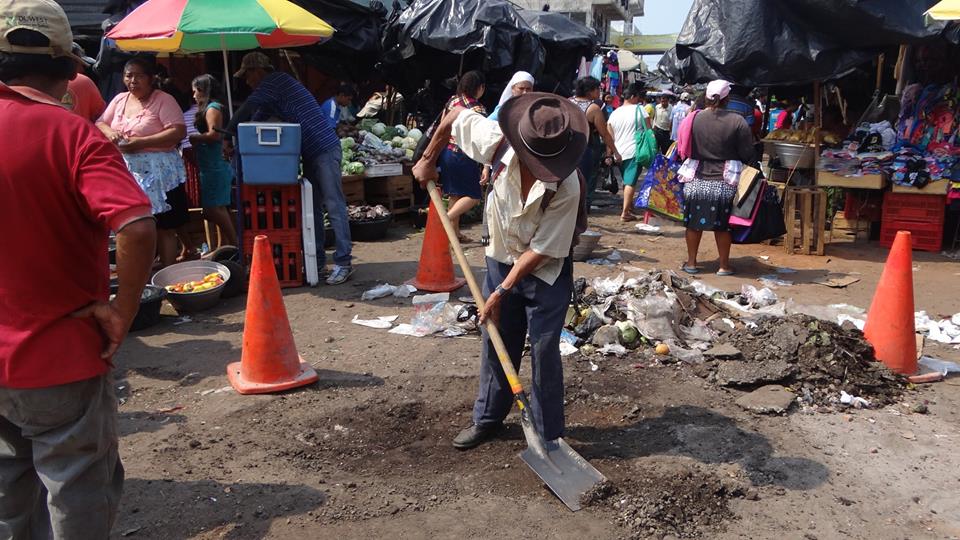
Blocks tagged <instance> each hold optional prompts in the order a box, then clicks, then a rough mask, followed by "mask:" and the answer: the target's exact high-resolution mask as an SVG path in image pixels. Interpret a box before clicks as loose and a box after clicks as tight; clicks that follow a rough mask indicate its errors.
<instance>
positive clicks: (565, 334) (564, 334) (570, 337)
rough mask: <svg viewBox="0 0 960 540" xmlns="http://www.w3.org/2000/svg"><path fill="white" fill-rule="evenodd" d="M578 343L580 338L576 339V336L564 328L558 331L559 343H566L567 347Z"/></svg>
mask: <svg viewBox="0 0 960 540" xmlns="http://www.w3.org/2000/svg"><path fill="white" fill-rule="evenodd" d="M578 341H580V338H578V337H577V336H576V335H574V334H573V333H572V332H570V331H569V330H567V329H566V328H563V329H561V330H560V342H561V343H566V344H568V345H576V344H577V342H578Z"/></svg>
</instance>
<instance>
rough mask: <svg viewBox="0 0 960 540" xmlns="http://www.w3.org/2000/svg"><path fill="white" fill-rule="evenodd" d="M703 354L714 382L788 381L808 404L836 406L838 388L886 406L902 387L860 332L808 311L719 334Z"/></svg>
mask: <svg viewBox="0 0 960 540" xmlns="http://www.w3.org/2000/svg"><path fill="white" fill-rule="evenodd" d="M704 355H705V356H706V357H707V358H708V359H711V360H710V361H709V362H708V363H707V364H706V366H705V368H706V369H702V370H701V374H704V375H706V376H707V377H708V378H709V379H710V380H711V381H713V382H716V383H717V384H720V385H722V386H731V387H755V386H759V385H763V384H768V383H780V384H786V385H789V386H791V387H792V389H793V390H794V391H795V392H796V393H797V394H798V396H799V397H800V398H801V400H802V401H803V402H805V403H806V404H810V405H814V404H816V405H835V404H837V403H838V402H839V400H840V396H841V392H846V393H847V394H849V395H850V396H856V397H860V398H863V399H866V400H868V401H869V402H870V404H871V405H874V406H876V405H886V404H889V403H892V402H895V401H897V400H898V398H899V397H900V396H901V394H902V393H903V390H904V388H905V387H906V381H905V379H904V378H903V377H901V376H900V375H897V374H896V373H894V372H892V371H890V370H889V369H887V368H886V367H885V366H884V365H883V364H882V363H880V362H877V361H876V359H875V357H874V354H873V347H872V346H871V345H870V344H869V343H868V342H867V341H866V340H865V339H864V337H863V334H862V333H861V332H860V331H859V330H857V329H856V328H841V327H840V326H838V325H836V324H834V323H831V322H828V321H822V320H819V319H816V318H813V317H810V316H807V315H788V316H786V317H768V318H763V319H760V320H758V321H757V323H756V325H755V326H751V327H746V328H742V329H740V330H737V331H731V332H730V333H729V334H727V335H725V336H721V337H720V339H718V341H717V342H716V345H715V346H714V347H713V349H711V350H709V351H706V352H705V353H704Z"/></svg>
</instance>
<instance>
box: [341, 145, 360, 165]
mask: <svg viewBox="0 0 960 540" xmlns="http://www.w3.org/2000/svg"><path fill="white" fill-rule="evenodd" d="M354 155H356V153H355V152H354V151H353V149H351V148H344V149H343V157H342V158H341V162H343V163H346V162H349V161H353V156H354Z"/></svg>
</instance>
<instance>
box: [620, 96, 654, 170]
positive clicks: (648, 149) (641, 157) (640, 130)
mask: <svg viewBox="0 0 960 540" xmlns="http://www.w3.org/2000/svg"><path fill="white" fill-rule="evenodd" d="M636 107H637V108H636V109H635V110H634V113H633V129H634V134H633V142H634V144H636V147H637V149H636V152H635V153H634V155H633V161H632V162H631V163H630V165H629V166H628V167H627V169H626V170H624V171H623V177H624V178H636V177H637V175H638V174H639V173H640V169H642V168H645V167H649V166H650V164H651V163H653V158H654V156H656V155H657V138H656V136H655V135H654V134H653V130H652V129H647V126H646V125H643V126H641V125H640V106H639V105H637V106H636Z"/></svg>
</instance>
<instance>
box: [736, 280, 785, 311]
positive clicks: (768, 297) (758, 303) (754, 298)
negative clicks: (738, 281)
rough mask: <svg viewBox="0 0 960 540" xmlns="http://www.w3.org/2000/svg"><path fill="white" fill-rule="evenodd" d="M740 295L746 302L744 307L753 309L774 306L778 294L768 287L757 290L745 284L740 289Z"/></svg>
mask: <svg viewBox="0 0 960 540" xmlns="http://www.w3.org/2000/svg"><path fill="white" fill-rule="evenodd" d="M740 294H741V296H742V299H743V300H744V302H743V305H747V306H750V307H751V308H752V309H759V308H762V307H767V306H772V305H774V304H776V303H777V293H775V292H773V291H771V290H770V289H768V288H767V287H764V288H762V289H757V288H756V287H754V286H753V285H747V284H744V285H742V286H741V287H740Z"/></svg>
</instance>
